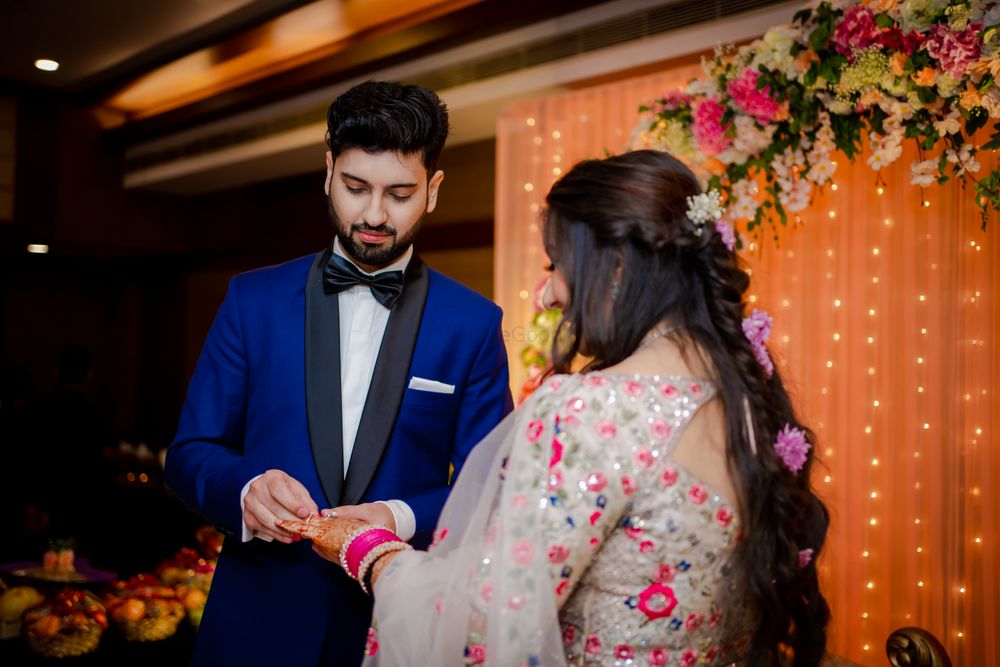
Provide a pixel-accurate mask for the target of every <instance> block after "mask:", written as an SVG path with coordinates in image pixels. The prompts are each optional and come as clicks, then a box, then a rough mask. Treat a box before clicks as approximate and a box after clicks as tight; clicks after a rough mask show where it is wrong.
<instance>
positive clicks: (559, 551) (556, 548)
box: [549, 544, 569, 565]
mask: <svg viewBox="0 0 1000 667" xmlns="http://www.w3.org/2000/svg"><path fill="white" fill-rule="evenodd" d="M567 558H569V549H567V548H566V547H564V546H563V545H561V544H554V545H552V546H551V547H549V562H550V563H555V564H557V565H558V564H559V563H564V562H566V559H567Z"/></svg>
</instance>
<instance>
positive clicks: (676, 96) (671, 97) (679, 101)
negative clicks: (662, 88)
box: [656, 90, 691, 113]
mask: <svg viewBox="0 0 1000 667" xmlns="http://www.w3.org/2000/svg"><path fill="white" fill-rule="evenodd" d="M688 104H691V96H690V95H688V94H686V93H684V92H682V91H680V90H672V91H670V92H669V93H664V94H663V97H662V98H661V99H660V102H659V105H658V106H657V107H656V111H657V112H659V113H663V112H664V111H676V110H677V109H679V108H680V107H682V106H687V105H688Z"/></svg>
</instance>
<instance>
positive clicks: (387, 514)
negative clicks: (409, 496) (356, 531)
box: [323, 503, 396, 533]
mask: <svg viewBox="0 0 1000 667" xmlns="http://www.w3.org/2000/svg"><path fill="white" fill-rule="evenodd" d="M334 514H335V515H336V516H337V517H338V518H340V519H354V520H355V521H363V522H365V523H371V524H375V525H379V526H385V527H386V528H388V529H389V530H391V531H392V532H394V533H395V532H396V517H395V516H393V514H392V510H391V509H389V506H388V505H386V504H385V503H365V504H363V505H342V506H340V507H334V508H333V509H332V510H323V516H331V515H334Z"/></svg>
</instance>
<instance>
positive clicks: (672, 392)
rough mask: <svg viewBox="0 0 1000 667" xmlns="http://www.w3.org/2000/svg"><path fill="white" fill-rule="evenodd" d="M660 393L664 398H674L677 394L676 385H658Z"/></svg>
mask: <svg viewBox="0 0 1000 667" xmlns="http://www.w3.org/2000/svg"><path fill="white" fill-rule="evenodd" d="M660 393H661V394H663V395H664V397H666V398H674V397H676V396H677V387H675V386H674V385H672V384H665V385H663V386H662V387H660Z"/></svg>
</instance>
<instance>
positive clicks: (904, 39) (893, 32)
mask: <svg viewBox="0 0 1000 667" xmlns="http://www.w3.org/2000/svg"><path fill="white" fill-rule="evenodd" d="M875 41H876V43H877V44H878V45H879V46H881V47H883V48H885V49H887V50H888V51H890V52H893V51H900V52H902V53H903V55H905V56H912V55H913V53H914V51H916V50H917V49H919V48H920V47H921V46H922V45H923V42H924V36H923V35H921V34H920V33H919V32H917V31H916V30H911V31H910V32H909V33H908V34H905V35H904V34H903V31H902V30H900V29H899V28H889V29H888V30H886V31H884V32H883V33H882V34H881V35H879V36H878V39H877V40H875Z"/></svg>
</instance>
